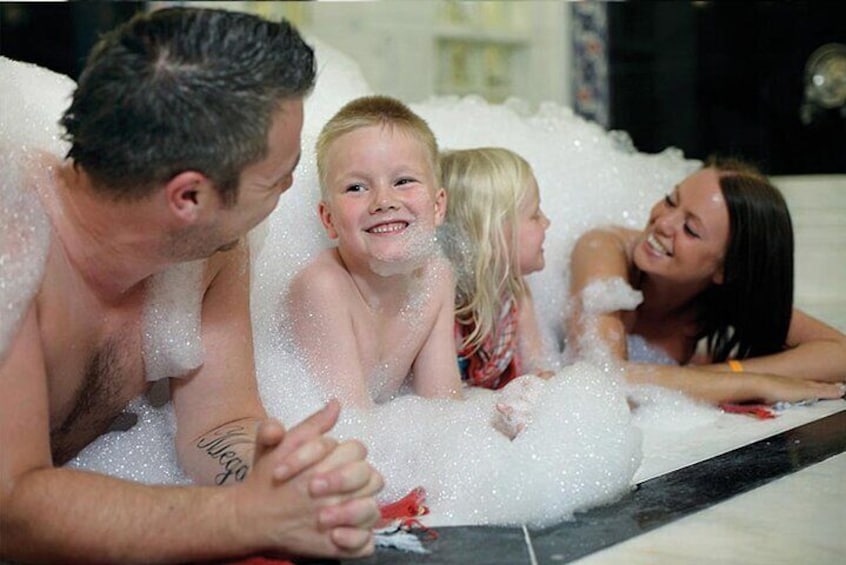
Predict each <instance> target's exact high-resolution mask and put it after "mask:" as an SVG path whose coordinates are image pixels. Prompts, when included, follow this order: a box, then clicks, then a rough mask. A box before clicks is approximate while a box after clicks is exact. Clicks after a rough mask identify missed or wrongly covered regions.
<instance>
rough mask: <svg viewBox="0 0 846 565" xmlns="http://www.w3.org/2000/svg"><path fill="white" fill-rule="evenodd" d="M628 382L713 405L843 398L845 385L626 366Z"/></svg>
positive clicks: (702, 369) (671, 367)
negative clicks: (663, 389) (651, 385)
mask: <svg viewBox="0 0 846 565" xmlns="http://www.w3.org/2000/svg"><path fill="white" fill-rule="evenodd" d="M624 366H625V370H626V371H625V373H626V380H627V381H628V382H630V383H632V384H653V385H658V386H662V387H665V388H670V389H673V390H678V391H680V392H683V393H684V394H686V395H688V396H690V397H693V398H696V399H699V400H704V401H705V402H710V403H712V404H722V403H726V402H763V403H767V404H772V403H774V402H779V401H786V402H799V401H801V400H820V399H832V398H840V397H841V396H843V393H844V389H843V387H842V385H840V384H835V383H820V382H816V381H809V380H805V379H796V378H792V377H785V376H782V375H770V374H763V373H752V372H743V373H731V372H726V371H727V370H728V368H727V367H726V371H722V370H721V371H715V370H711V369H709V368H708V366H706V367H693V366H690V365H688V366H684V367H678V366H676V365H653V364H649V363H631V362H626V363H625V365H624Z"/></svg>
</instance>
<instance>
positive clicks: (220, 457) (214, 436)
mask: <svg viewBox="0 0 846 565" xmlns="http://www.w3.org/2000/svg"><path fill="white" fill-rule="evenodd" d="M244 443H246V444H249V445H255V441H254V439H253V434H251V433H249V432H248V431H247V429H246V428H245V427H244V426H238V425H235V426H227V427H224V428H220V429H218V430H215V431H214V432H213V433H211V434H209V435H208V436H205V437H202V438H200V440H199V441H198V442H197V447H198V448H199V449H202V450H203V451H205V452H206V455H208V456H209V457H211V458H212V459H214V460H215V461H217V462H218V463H219V464H220V465H221V466H222V467H223V470H222V471H221V472H220V473H218V474H217V475H215V477H214V482H215V484H217V485H222V484H224V483H225V482H226V481H227V480H228V479H230V478H232V479H233V480H234V481H237V482H240V481H243V480H244V479H245V478H246V477H247V473H248V472H249V470H250V464H249V463H248V462H247V461H245V460H244V459H243V458H242V457H243V456H244V455H245V454H244V453H240V452H239V451H237V450H235V449H233V448H234V446H236V445H238V444H244Z"/></svg>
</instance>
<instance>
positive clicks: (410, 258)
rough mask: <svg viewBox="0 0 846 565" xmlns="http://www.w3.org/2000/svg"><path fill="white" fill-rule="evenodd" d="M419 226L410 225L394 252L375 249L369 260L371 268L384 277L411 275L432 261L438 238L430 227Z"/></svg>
mask: <svg viewBox="0 0 846 565" xmlns="http://www.w3.org/2000/svg"><path fill="white" fill-rule="evenodd" d="M418 226H419V224H411V225H409V227H408V228H407V231H406V233H405V234H403V235H402V236H401V238H402V242H401V243H402V245H401V247H399V248H398V249H395V250H393V252H389V251H375V252H374V253H373V257H372V258H371V259H370V262H369V265H370V269H371V270H372V271H373V272H374V273H376V274H377V275H379V276H382V277H392V276H395V275H409V274H411V273H412V272H414V271H415V270H417V269H419V268H421V267H423V266H424V265H425V264H426V262H427V261H430V260H431V259H432V257H433V256H434V255H435V253H436V252H437V238H436V237H435V235H434V233H433V232H432V231H430V230H429V229H426V228H422V227H418ZM393 237H396V236H393Z"/></svg>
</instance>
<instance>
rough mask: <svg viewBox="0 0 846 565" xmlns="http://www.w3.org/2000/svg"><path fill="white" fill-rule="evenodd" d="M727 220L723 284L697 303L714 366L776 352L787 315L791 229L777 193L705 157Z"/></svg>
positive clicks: (737, 165) (730, 162)
mask: <svg viewBox="0 0 846 565" xmlns="http://www.w3.org/2000/svg"><path fill="white" fill-rule="evenodd" d="M705 167H706V168H712V169H714V170H716V171H717V173H718V175H719V179H720V180H719V182H720V190H721V191H722V194H723V198H724V199H725V202H726V206H727V208H728V215H729V240H728V241H729V243H728V248H727V249H726V255H725V259H724V265H723V271H724V272H723V277H724V280H723V284H721V285H713V286H712V287H711V288H710V289H709V290H708V291H706V293H705V295H704V296H703V304H702V310H701V312H702V318H701V321H702V325H701V328H702V332H701V334H700V337H705V338H706V339H707V346H708V352H709V353H710V354H711V357H712V359H713V360H714V361H715V362H722V361H725V360H726V359H727V358H728V357H729V356H735V357H738V358H746V357H756V356H760V355H767V354H771V353H776V352H778V351H781V350H783V349H784V347H785V342H786V340H787V331H788V329H789V327H790V319H791V316H792V313H793V225H792V223H791V220H790V212H789V211H788V209H787V204H786V202H785V201H784V197H783V196H782V195H781V192H779V190H778V189H777V188H776V187H774V186H773V185H772V184H771V183H770V182H769V180H768V179H767V178H766V177H765V176H764V175H763V174H761V173H760V172H759V171H758V170H757V169H756V168H755V167H753V166H752V165H750V164H748V163H745V162H743V161H739V160H737V159H725V158H719V157H711V158H710V159H708V161H707V162H706V164H705Z"/></svg>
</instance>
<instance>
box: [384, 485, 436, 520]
mask: <svg viewBox="0 0 846 565" xmlns="http://www.w3.org/2000/svg"><path fill="white" fill-rule="evenodd" d="M379 512H380V513H381V514H382V519H381V520H380V522H379V525H378V526H377V527H384V526H385V525H386V524H389V523H391V522H393V521H394V520H401V521H405V520H407V519H410V518H417V517H419V516H425V515H426V514H428V513H429V507H428V506H426V489H424V488H423V487H417V488H416V489H414V490H412V491H411V492H410V493H408V494H407V495H405V496H404V497H402V498H401V499H399V500H397V501H396V502H391V503H389V504H383V505H381V506H380V507H379Z"/></svg>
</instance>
